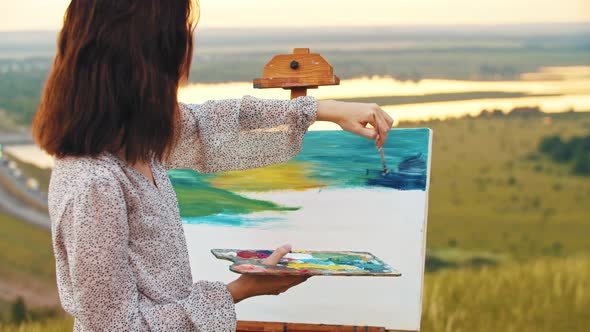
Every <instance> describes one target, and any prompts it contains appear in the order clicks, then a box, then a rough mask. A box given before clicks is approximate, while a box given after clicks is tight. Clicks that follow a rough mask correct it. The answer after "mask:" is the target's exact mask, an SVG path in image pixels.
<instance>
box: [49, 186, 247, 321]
mask: <svg viewBox="0 0 590 332" xmlns="http://www.w3.org/2000/svg"><path fill="white" fill-rule="evenodd" d="M86 182H87V183H85V186H84V189H83V191H82V192H80V193H79V194H78V195H76V197H75V198H73V199H72V200H71V201H70V202H69V203H68V204H69V205H68V209H69V210H70V213H68V215H69V217H67V218H64V219H63V220H62V223H61V225H60V227H61V229H60V234H61V235H60V236H62V237H63V238H64V241H61V243H64V244H65V245H66V246H67V248H66V250H67V253H68V258H67V259H68V264H69V273H70V276H71V283H72V285H71V288H72V289H73V297H72V299H71V300H72V301H73V302H74V303H73V307H74V308H76V312H74V313H73V315H74V316H75V318H76V323H75V325H76V326H75V327H76V330H80V331H147V330H152V331H232V330H235V324H236V316H235V307H234V303H233V299H232V297H231V294H230V293H229V291H228V290H227V288H226V286H225V285H224V284H223V283H221V282H199V283H196V284H194V285H192V289H191V290H190V292H187V294H188V295H187V297H186V298H183V299H182V300H180V301H178V302H171V303H166V304H153V303H152V304H150V305H145V304H142V301H141V296H140V293H139V290H138V288H137V284H136V279H135V276H134V272H133V269H132V267H131V266H130V261H129V255H130V253H129V225H128V218H127V213H128V211H127V207H126V203H125V198H124V197H123V191H122V189H121V187H120V185H119V184H118V183H116V182H114V180H109V179H103V178H98V179H96V178H93V179H92V181H86Z"/></svg>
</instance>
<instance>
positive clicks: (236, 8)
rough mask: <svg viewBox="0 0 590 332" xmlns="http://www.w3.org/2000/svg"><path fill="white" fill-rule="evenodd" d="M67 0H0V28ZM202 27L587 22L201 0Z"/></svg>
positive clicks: (469, 5) (56, 12) (582, 18)
mask: <svg viewBox="0 0 590 332" xmlns="http://www.w3.org/2000/svg"><path fill="white" fill-rule="evenodd" d="M69 2H70V1H69V0H19V1H13V0H0V31H7V30H8V31H10V30H12V31H14V30H57V29H59V28H60V25H61V19H62V16H63V12H64V10H65V8H66V6H67V5H68V3H69ZM201 12H202V15H201V22H200V26H201V27H269V26H273V27H297V26H383V25H414V24H508V23H548V22H590V1H588V0H561V1H555V0H476V1H474V0H444V1H443V0H403V1H402V0H297V1H283V0H201Z"/></svg>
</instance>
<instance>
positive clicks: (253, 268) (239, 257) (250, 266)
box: [211, 249, 401, 277]
mask: <svg viewBox="0 0 590 332" xmlns="http://www.w3.org/2000/svg"><path fill="white" fill-rule="evenodd" d="M211 253H212V254H213V255H214V256H215V257H217V258H219V259H224V260H228V261H231V262H233V264H232V265H231V266H230V268H229V269H230V270H231V271H233V272H236V273H241V274H259V275H285V276H294V275H296V276H302V275H304V276H359V277H360V276H372V277H399V276H401V273H399V272H398V271H396V270H395V269H392V268H391V267H390V266H389V265H388V264H387V263H385V262H383V261H382V260H381V259H379V258H377V257H376V256H375V255H373V254H371V253H368V252H357V251H313V250H293V251H292V252H291V253H289V254H287V255H286V256H285V257H284V258H283V259H281V261H280V262H279V264H277V265H265V264H263V263H262V261H263V260H264V259H266V258H267V257H269V256H270V255H271V254H272V251H271V250H258V249H256V250H254V249H213V250H211Z"/></svg>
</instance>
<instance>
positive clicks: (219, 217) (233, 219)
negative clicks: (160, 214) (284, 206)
mask: <svg viewBox="0 0 590 332" xmlns="http://www.w3.org/2000/svg"><path fill="white" fill-rule="evenodd" d="M284 220H286V218H277V217H260V218H253V217H246V216H244V215H239V214H216V215H211V216H204V217H184V216H183V217H182V221H183V222H184V223H186V224H190V225H213V226H232V227H256V226H259V225H261V224H264V223H267V222H271V221H284Z"/></svg>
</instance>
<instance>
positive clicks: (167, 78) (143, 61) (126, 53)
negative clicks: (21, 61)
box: [33, 0, 199, 163]
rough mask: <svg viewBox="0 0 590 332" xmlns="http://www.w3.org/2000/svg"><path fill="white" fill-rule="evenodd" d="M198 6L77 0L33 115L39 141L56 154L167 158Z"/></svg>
mask: <svg viewBox="0 0 590 332" xmlns="http://www.w3.org/2000/svg"><path fill="white" fill-rule="evenodd" d="M198 10H199V3H198V1H196V2H194V3H193V1H191V0H174V1H170V0H72V1H71V3H70V5H69V7H68V9H67V11H66V13H65V16H64V25H63V29H62V30H61V33H60V35H59V39H58V48H57V55H56V57H55V61H54V64H53V68H52V70H51V73H50V75H49V78H48V80H47V83H46V85H45V89H44V92H43V96H42V99H41V103H40V106H39V109H38V111H37V114H36V115H35V118H34V120H33V136H34V138H35V141H36V142H37V143H38V144H39V145H40V146H41V147H42V148H43V149H44V150H45V151H47V152H48V153H49V154H51V155H54V156H56V157H65V156H96V155H98V154H100V153H102V152H105V151H110V152H118V151H120V150H121V149H124V153H125V158H126V160H127V161H128V162H131V163H134V162H137V161H148V160H149V159H150V158H157V159H159V160H162V159H163V158H165V157H166V153H167V152H168V151H169V148H170V147H171V145H172V144H174V142H175V138H176V136H177V131H178V125H177V121H179V109H178V101H177V92H178V91H177V90H178V86H179V84H180V83H181V81H182V80H184V79H187V78H188V74H189V71H190V65H191V59H192V52H193V30H194V24H195V17H196V16H197V15H195V14H196V13H198Z"/></svg>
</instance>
